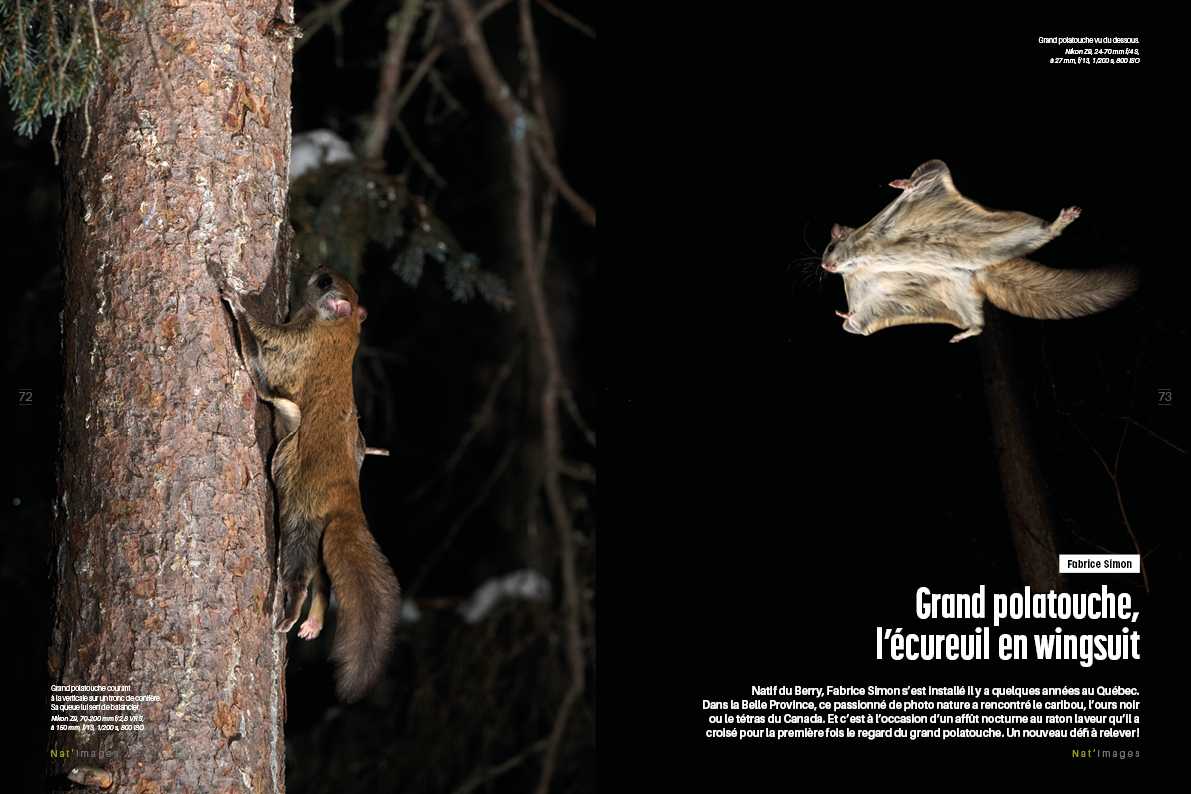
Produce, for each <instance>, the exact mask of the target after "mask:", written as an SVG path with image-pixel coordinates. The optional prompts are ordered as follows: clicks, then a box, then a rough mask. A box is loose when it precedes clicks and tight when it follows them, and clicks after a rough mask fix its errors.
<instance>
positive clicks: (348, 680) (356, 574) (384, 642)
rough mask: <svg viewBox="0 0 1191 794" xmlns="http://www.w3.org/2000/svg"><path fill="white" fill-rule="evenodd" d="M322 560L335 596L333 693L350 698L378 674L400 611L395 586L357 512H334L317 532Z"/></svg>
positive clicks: (369, 685) (360, 693) (368, 686)
mask: <svg viewBox="0 0 1191 794" xmlns="http://www.w3.org/2000/svg"><path fill="white" fill-rule="evenodd" d="M323 562H324V563H325V564H326V566H327V573H328V574H330V576H331V588H332V589H333V590H334V591H335V594H336V595H337V596H338V597H339V617H338V620H337V623H336V627H335V647H334V649H333V650H332V651H331V661H332V662H334V663H335V693H336V694H337V695H338V696H339V699H340V700H342V701H344V702H346V703H354V702H355V701H357V700H359V699H360V698H362V697H364V695H366V694H368V692H369V691H370V690H371V689H372V688H373V687H374V686H376V683H377V681H379V680H380V678H381V676H382V675H384V671H385V665H386V664H387V663H388V661H389V653H390V652H391V651H392V649H393V630H394V629H395V628H396V625H397V620H398V618H399V617H401V588H400V587H399V586H398V584H397V577H396V576H394V575H393V569H392V568H391V567H389V561H388V560H386V559H385V555H384V553H383V552H381V550H380V546H379V545H378V544H377V542H376V539H375V538H374V537H372V533H371V532H369V531H368V522H367V521H365V520H364V516H363V514H362V513H361V514H359V515H355V516H351V515H348V516H337V517H334V518H332V519H331V521H330V523H328V524H327V530H326V533H325V534H324V535H323Z"/></svg>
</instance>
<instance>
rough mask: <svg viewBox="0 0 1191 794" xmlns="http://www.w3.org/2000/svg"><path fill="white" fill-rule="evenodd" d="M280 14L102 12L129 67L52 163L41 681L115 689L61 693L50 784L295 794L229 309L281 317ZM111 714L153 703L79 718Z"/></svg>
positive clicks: (285, 92)
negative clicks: (223, 284)
mask: <svg viewBox="0 0 1191 794" xmlns="http://www.w3.org/2000/svg"><path fill="white" fill-rule="evenodd" d="M274 8H275V4H273V3H269V4H265V3H255V4H249V5H247V6H244V5H240V4H228V5H222V4H189V5H188V4H178V3H164V4H155V3H150V4H148V5H147V6H146V12H147V13H148V17H147V19H146V20H142V19H140V18H139V17H137V16H136V15H135V14H130V13H129V11H128V10H127V8H126V7H125V6H122V7H121V8H120V9H118V10H112V9H110V8H106V7H104V6H101V5H97V13H98V14H99V18H100V22H101V24H102V25H104V26H106V27H107V28H108V29H109V30H111V31H112V32H113V33H115V34H116V35H117V36H118V37H119V39H120V41H122V42H123V43H124V46H125V51H126V53H127V54H128V59H127V61H126V62H125V63H124V64H123V65H119V66H113V65H110V64H109V65H107V66H106V67H105V68H106V73H105V74H104V75H103V78H102V79H101V81H100V89H99V91H98V92H97V94H96V95H95V96H94V97H92V99H91V101H90V102H89V103H88V114H87V115H88V116H89V119H88V118H84V115H83V114H82V113H81V112H80V113H77V114H75V116H74V118H72V119H71V120H70V122H69V124H68V125H64V132H65V135H64V136H63V139H62V140H61V141H60V143H59V148H60V149H61V150H62V154H63V165H62V168H63V182H64V189H63V197H64V207H63V219H62V256H63V259H62V263H63V302H64V306H63V314H62V328H63V359H64V366H65V373H66V377H65V379H64V386H65V394H64V397H63V405H62V410H63V414H62V426H61V448H60V463H59V484H58V487H59V490H58V501H57V504H56V517H55V521H54V528H53V539H52V552H51V554H52V556H53V558H54V559H53V571H54V576H55V578H56V581H55V584H54V587H55V589H54V602H55V608H56V614H55V618H54V627H53V634H52V638H51V647H50V649H49V666H50V673H51V678H52V681H53V682H54V683H55V684H60V685H63V686H72V685H74V686H77V685H83V686H89V687H96V686H105V687H114V688H117V689H109V690H108V691H106V692H87V693H79V692H75V693H74V694H76V695H77V694H85V695H86V698H85V699H81V700H82V702H81V706H82V707H79V706H80V703H78V702H69V701H64V700H62V699H61V696H62V695H63V694H70V693H62V692H51V706H52V707H54V710H53V711H52V712H51V714H52V719H56V720H60V721H58V722H55V723H53V724H52V725H51V733H50V738H49V750H50V751H51V752H50V759H49V761H48V768H47V772H48V774H49V775H51V776H54V775H63V774H67V773H70V772H71V770H72V769H80V768H83V767H92V768H93V769H95V770H99V771H100V772H106V773H111V774H113V775H115V776H116V777H118V778H119V780H120V782H121V783H122V784H123V785H124V787H125V790H138V791H140V790H146V791H148V790H155V791H156V790H166V789H169V790H188V791H225V790H226V791H230V790H233V789H234V790H243V789H245V788H251V789H252V790H255V791H283V790H284V787H285V784H284V769H285V764H284V761H285V748H284V738H283V734H282V723H283V721H284V669H285V668H284V664H285V643H284V637H283V636H282V635H278V634H276V633H275V632H274V631H273V630H272V617H271V616H272V611H273V605H274V597H275V591H276V583H275V577H274V570H275V557H276V555H275V551H276V538H275V535H274V528H273V527H274V524H273V506H272V495H271V490H270V485H269V483H268V480H267V477H266V472H265V458H266V454H267V451H268V444H269V442H270V438H269V431H268V418H269V417H268V412H267V409H265V408H264V407H260V406H257V404H256V400H255V398H254V396H253V389H252V385H251V383H250V382H249V379H248V375H247V373H246V372H245V371H244V369H243V367H242V366H241V365H240V363H239V360H238V358H237V354H236V348H235V338H234V335H233V333H232V330H231V326H230V324H229V318H228V316H227V315H226V313H225V310H224V307H223V305H222V303H221V302H220V299H219V286H220V284H219V281H220V279H221V278H223V277H231V278H234V279H239V280H240V281H241V282H242V283H243V285H244V287H245V288H246V289H248V290H250V291H252V290H257V289H262V288H264V290H265V294H266V296H267V297H268V299H269V300H270V301H271V305H274V306H275V307H276V312H275V314H276V316H275V319H281V318H282V317H284V315H285V310H286V306H285V303H286V300H285V295H286V284H287V282H288V278H289V273H288V266H287V265H286V263H287V262H288V258H289V236H290V229H289V221H288V214H287V206H288V201H289V195H288V193H289V140H290V76H291V70H292V46H291V40H290V39H286V38H279V37H276V36H273V35H271V33H270V23H271V22H272V20H273V14H274ZM287 13H288V9H287ZM84 147H86V153H85V154H84ZM262 285H264V286H263V287H262ZM104 695H106V696H108V697H110V696H112V695H115V696H129V695H131V696H133V697H137V698H145V699H144V700H137V701H134V702H133V705H134V706H135V708H133V709H131V710H93V709H88V708H87V707H86V706H87V701H95V700H97V699H98V697H99V696H104ZM117 703H119V701H117ZM72 709H73V710H72ZM91 718H99V721H95V722H91V721H88V720H90V719H91ZM100 753H104V754H105V755H104V756H103V757H100V756H99V754H100ZM89 754H95V755H89ZM63 756H64V757H63ZM76 774H85V772H82V773H80V772H76ZM55 783H56V784H58V785H57V786H55V787H64V786H65V781H64V780H63V779H61V778H57V779H56V780H55Z"/></svg>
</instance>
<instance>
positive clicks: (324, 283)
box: [318, 276, 335, 292]
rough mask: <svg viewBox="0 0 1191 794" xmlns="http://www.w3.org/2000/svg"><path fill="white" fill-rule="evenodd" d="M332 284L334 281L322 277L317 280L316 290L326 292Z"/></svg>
mask: <svg viewBox="0 0 1191 794" xmlns="http://www.w3.org/2000/svg"><path fill="white" fill-rule="evenodd" d="M334 283H335V279H333V278H331V277H330V276H323V277H322V278H320V279H319V280H318V288H319V289H321V290H322V291H323V292H326V291H327V290H328V289H330V287H331V285H332V284H334Z"/></svg>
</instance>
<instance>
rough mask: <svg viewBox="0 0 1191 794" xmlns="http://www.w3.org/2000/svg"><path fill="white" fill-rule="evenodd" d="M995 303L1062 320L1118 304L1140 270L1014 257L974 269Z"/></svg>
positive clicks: (1130, 291)
mask: <svg viewBox="0 0 1191 794" xmlns="http://www.w3.org/2000/svg"><path fill="white" fill-rule="evenodd" d="M976 278H977V285H978V286H979V288H980V290H981V292H983V293H984V295H985V296H986V297H987V298H988V299H989V300H990V301H992V303H993V304H994V305H996V306H998V307H1000V308H1002V309H1004V310H1005V311H1007V312H1012V313H1013V314H1016V315H1018V316H1019V317H1032V318H1034V319H1035V320H1063V319H1067V318H1070V317H1083V316H1084V315H1087V314H1095V313H1096V312H1100V311H1104V310H1105V309H1110V308H1112V307H1113V306H1116V305H1117V304H1118V303H1120V302H1121V301H1123V300H1124V299H1125V298H1128V297H1129V296H1130V295H1132V294H1133V291H1134V290H1136V289H1137V283H1138V281H1139V280H1140V276H1139V274H1138V272H1137V271H1136V270H1135V269H1133V268H1130V267H1114V268H1102V269H1100V270H1055V269H1054V268H1050V267H1046V266H1045V265H1040V264H1038V263H1037V262H1034V261H1032V260H1030V259H1010V260H1009V261H1007V262H1001V263H1000V264H997V265H993V266H992V267H988V268H985V269H984V270H981V271H979V272H978V273H977V275H976Z"/></svg>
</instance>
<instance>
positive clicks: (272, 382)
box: [223, 268, 401, 702]
mask: <svg viewBox="0 0 1191 794" xmlns="http://www.w3.org/2000/svg"><path fill="white" fill-rule="evenodd" d="M223 297H224V299H225V300H227V302H228V304H229V305H230V306H231V307H232V310H233V313H234V314H235V316H236V323H237V327H238V328H239V331H240V344H241V349H242V350H243V353H244V360H245V363H246V364H247V366H248V371H249V373H250V374H251V375H252V380H253V384H254V385H255V386H256V391H257V394H258V395H259V396H260V398H261V399H263V400H267V401H269V402H271V403H272V404H273V407H274V410H275V413H274V428H275V431H276V434H277V437H278V438H279V439H280V440H279V441H278V444H277V449H276V451H275V452H274V453H273V482H274V484H275V485H276V486H277V497H278V502H279V503H280V513H281V518H280V524H281V555H282V570H281V581H282V582H283V585H284V588H285V599H286V605H285V608H284V612H283V613H282V614H281V615H278V617H277V621H276V629H277V631H280V632H287V631H289V630H290V628H292V627H293V625H294V623H295V622H296V621H297V619H298V617H299V615H300V613H301V609H302V603H303V602H304V601H305V600H306V591H307V588H308V587H309V586H310V584H311V583H312V582H313V584H314V594H313V596H312V598H311V601H310V611H309V613H308V615H307V619H306V621H305V622H304V623H303V624H302V627H301V629H300V630H299V632H298V634H299V636H301V637H303V638H305V639H313V638H314V637H317V636H318V634H319V632H320V631H321V630H322V625H323V616H324V613H325V611H326V608H327V603H328V598H329V595H330V588H331V587H333V588H334V589H335V592H336V594H337V595H338V596H339V604H340V607H339V621H338V628H337V629H336V632H335V647H334V649H333V650H332V652H331V659H332V661H334V662H335V665H336V693H337V694H338V695H339V698H340V699H341V700H344V701H347V702H354V701H356V700H359V699H360V698H362V697H364V695H366V694H367V693H368V692H369V691H370V690H371V689H372V688H373V687H374V686H375V685H376V683H377V682H378V681H379V680H380V678H381V676H382V675H383V673H384V668H385V664H386V663H387V661H388V657H389V653H390V651H391V648H392V641H393V630H394V627H395V625H396V623H397V619H398V617H399V616H400V614H401V595H400V588H399V587H398V584H397V577H395V576H394V575H393V570H392V568H390V567H389V563H388V560H386V559H385V556H384V554H383V553H382V552H381V550H380V546H379V545H377V542H376V539H375V538H373V536H372V533H371V532H370V531H369V529H368V521H367V519H365V517H364V509H363V507H362V505H361V503H360V484H359V476H360V474H359V473H360V466H361V465H362V463H363V460H364V454H365V450H366V446H365V444H364V437H363V435H362V434H361V433H360V429H359V422H358V418H357V415H356V402H355V397H354V396H353V394H352V376H351V367H352V357H353V356H354V355H355V352H356V346H357V345H358V344H359V339H360V323H361V322H363V320H364V317H366V316H367V312H366V311H365V310H364V308H363V307H362V306H360V305H359V299H358V298H357V296H356V293H355V290H353V289H352V287H351V284H349V283H348V281H347V279H345V278H344V277H343V276H341V275H340V274H339V273H336V272H335V271H334V270H330V269H329V268H318V269H316V270H315V271H314V273H312V274H311V276H310V279H309V281H308V282H307V285H306V291H305V294H304V295H303V299H302V306H301V307H300V308H299V309H298V311H297V312H296V313H294V314H293V317H292V319H291V320H290V321H289V322H288V323H286V324H285V325H275V324H273V323H269V322H265V321H263V320H259V319H257V318H256V317H253V316H252V315H251V314H248V312H246V311H245V310H244V307H243V306H242V305H241V302H240V296H239V295H238V294H237V293H235V292H234V291H231V290H228V289H226V288H225V289H224V291H223ZM320 542H321V546H322V554H321V559H320V554H319V547H320ZM327 574H330V583H329V584H328V582H327Z"/></svg>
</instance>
